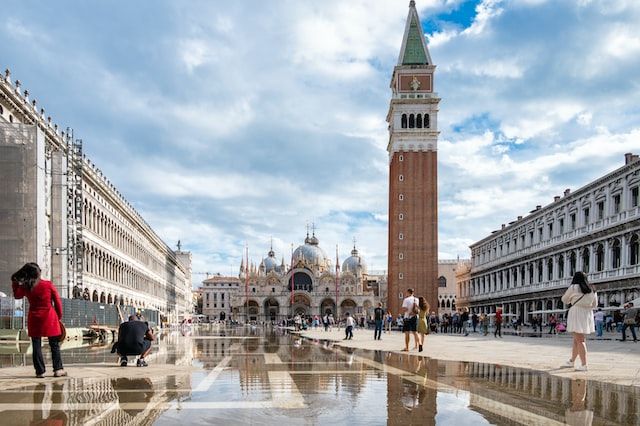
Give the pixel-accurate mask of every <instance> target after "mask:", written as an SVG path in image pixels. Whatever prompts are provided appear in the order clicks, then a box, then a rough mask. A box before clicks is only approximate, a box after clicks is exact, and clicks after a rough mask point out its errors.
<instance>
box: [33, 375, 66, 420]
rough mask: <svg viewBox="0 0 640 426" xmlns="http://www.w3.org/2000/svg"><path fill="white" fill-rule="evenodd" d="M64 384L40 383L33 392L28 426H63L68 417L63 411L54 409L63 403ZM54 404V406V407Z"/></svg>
mask: <svg viewBox="0 0 640 426" xmlns="http://www.w3.org/2000/svg"><path fill="white" fill-rule="evenodd" d="M63 390H64V383H40V384H38V385H37V386H36V389H35V391H34V392H33V403H34V404H35V405H36V407H38V406H39V408H36V409H35V410H34V411H33V419H32V420H31V422H29V424H30V425H47V426H64V425H67V424H68V422H69V417H68V416H67V414H66V413H65V412H64V409H63V410H60V409H54V408H58V407H60V406H61V405H62V404H63V403H64V394H63ZM54 404H55V405H54Z"/></svg>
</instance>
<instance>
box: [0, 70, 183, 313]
mask: <svg viewBox="0 0 640 426" xmlns="http://www.w3.org/2000/svg"><path fill="white" fill-rule="evenodd" d="M0 125H2V130H3V133H2V134H1V135H0V136H2V138H3V147H5V148H7V149H13V151H10V152H11V153H13V154H16V155H18V156H19V155H22V154H21V152H20V149H21V148H20V147H21V146H24V147H25V148H29V145H34V146H35V156H34V159H35V160H37V161H35V162H23V163H22V164H23V165H25V164H26V166H24V167H25V168H27V169H28V170H26V171H25V172H24V173H25V174H26V175H29V173H31V172H30V170H31V168H33V169H34V170H35V172H33V176H34V178H32V179H30V180H27V181H25V180H24V179H23V180H22V181H21V182H23V184H22V187H23V188H24V187H25V185H26V187H27V191H26V193H25V195H24V196H22V195H20V194H19V195H20V197H22V199H24V200H27V201H28V203H29V205H25V206H22V207H20V208H21V209H23V210H24V211H25V212H27V211H33V212H34V213H33V216H34V218H33V221H32V222H33V223H31V222H30V223H29V225H28V226H27V227H25V230H24V232H27V233H29V234H33V236H34V237H33V238H34V239H35V240H36V243H35V245H34V247H31V246H27V244H28V241H27V240H29V239H31V238H26V239H24V238H23V237H21V235H20V234H21V233H24V232H18V233H13V234H11V235H9V231H8V229H9V227H11V226H15V225H12V224H11V223H3V224H2V225H3V226H4V227H3V228H2V229H4V230H5V231H3V232H6V233H7V235H0V238H2V240H3V241H7V242H9V243H11V244H13V245H14V247H11V249H10V250H9V252H10V253H9V255H12V253H15V252H20V255H19V256H14V257H15V259H14V258H11V261H10V262H7V267H6V268H3V269H2V271H1V272H2V275H3V277H2V279H3V281H6V282H9V280H8V277H6V276H4V275H6V274H7V273H9V272H10V271H11V270H17V268H19V267H20V266H22V265H21V263H24V262H26V261H36V262H38V263H39V264H40V265H41V267H42V269H43V275H44V276H45V277H47V278H51V279H52V281H53V282H54V284H55V285H56V286H57V288H58V289H59V291H60V294H61V296H62V297H64V298H72V297H75V298H84V299H88V300H92V301H96V302H102V303H109V304H111V303H113V304H123V305H131V306H134V307H136V308H148V309H155V310H158V311H160V312H161V313H162V314H163V315H164V317H165V318H166V319H168V320H177V319H178V318H179V317H182V316H185V315H190V313H191V312H192V310H193V303H192V293H191V264H190V263H191V254H190V253H189V252H182V251H178V252H175V251H173V250H172V249H170V248H169V247H168V246H167V245H166V244H165V243H164V242H163V241H162V240H161V239H160V238H159V237H158V235H156V233H155V232H154V231H153V229H152V228H151V227H150V226H149V225H148V224H147V223H146V222H145V221H144V219H143V218H142V217H141V216H140V215H139V214H138V213H137V212H136V211H135V209H133V207H131V205H130V204H129V203H128V202H127V201H126V200H125V199H124V197H123V196H122V195H121V194H120V193H119V192H118V190H117V189H116V188H115V187H114V186H113V184H111V183H110V182H109V181H108V179H107V178H106V177H105V176H104V174H103V173H102V172H101V171H100V170H99V169H98V168H97V167H96V166H94V165H93V164H92V163H91V161H89V159H87V158H85V157H84V156H82V152H81V144H78V143H77V142H76V140H75V139H74V138H73V136H72V135H71V134H70V132H69V131H68V130H67V131H66V133H65V132H63V131H61V129H59V128H58V126H57V125H56V124H54V123H53V122H52V120H51V117H48V116H46V114H45V111H44V109H42V108H39V106H38V105H37V102H36V100H34V99H31V100H30V99H29V93H28V91H26V90H24V91H23V90H22V89H21V85H20V84H19V82H18V81H15V82H13V81H12V79H11V75H10V73H9V72H8V71H7V72H6V73H5V75H4V77H0ZM20 129H27V130H29V129H33V131H31V134H33V135H34V136H33V137H32V138H23V139H21V140H20V141H18V142H15V143H13V146H11V143H12V142H11V141H13V140H14V139H16V138H15V134H16V131H20ZM23 133H25V134H26V132H23ZM6 152H9V151H6ZM14 165H18V163H17V162H16V163H15V164H14ZM2 167H5V165H4V164H3V165H2ZM6 167H9V166H6ZM11 167H13V165H12V166H11ZM18 191H21V189H20V185H16V193H17V192H18ZM29 191H32V192H33V194H32V193H31V192H29ZM14 195H15V194H10V196H11V197H13V198H16V197H15V196H14ZM18 198H19V197H18ZM32 228H33V229H32ZM14 234H16V235H14ZM20 238H22V240H20Z"/></svg>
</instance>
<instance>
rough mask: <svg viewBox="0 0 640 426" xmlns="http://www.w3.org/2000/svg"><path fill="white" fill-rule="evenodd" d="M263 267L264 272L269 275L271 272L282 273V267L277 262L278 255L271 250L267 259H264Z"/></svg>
mask: <svg viewBox="0 0 640 426" xmlns="http://www.w3.org/2000/svg"><path fill="white" fill-rule="evenodd" d="M262 265H263V266H264V272H265V273H266V274H268V273H269V272H271V271H275V272H280V265H278V261H277V260H276V254H275V253H274V251H273V249H271V250H269V253H268V254H267V257H265V258H264V259H262Z"/></svg>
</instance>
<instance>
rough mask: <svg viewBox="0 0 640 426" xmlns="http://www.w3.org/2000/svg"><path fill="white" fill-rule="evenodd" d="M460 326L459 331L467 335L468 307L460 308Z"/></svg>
mask: <svg viewBox="0 0 640 426" xmlns="http://www.w3.org/2000/svg"><path fill="white" fill-rule="evenodd" d="M460 327H461V331H460V332H461V333H464V335H465V336H468V335H469V309H467V308H464V309H463V310H462V314H460Z"/></svg>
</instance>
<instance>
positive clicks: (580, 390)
mask: <svg viewBox="0 0 640 426" xmlns="http://www.w3.org/2000/svg"><path fill="white" fill-rule="evenodd" d="M586 399H587V381H586V380H583V379H573V380H572V381H571V407H569V408H567V410H566V411H565V415H564V416H565V421H566V423H567V424H568V425H571V426H591V425H592V424H593V410H589V409H587V406H586Z"/></svg>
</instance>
